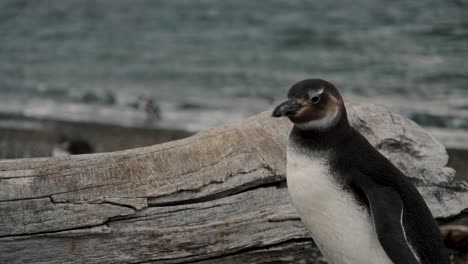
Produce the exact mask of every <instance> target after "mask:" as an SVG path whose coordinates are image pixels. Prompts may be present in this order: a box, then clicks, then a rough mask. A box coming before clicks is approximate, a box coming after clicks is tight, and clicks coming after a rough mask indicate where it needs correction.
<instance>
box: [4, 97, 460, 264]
mask: <svg viewBox="0 0 468 264" xmlns="http://www.w3.org/2000/svg"><path fill="white" fill-rule="evenodd" d="M348 109H349V110H348V111H349V118H350V121H351V123H352V125H353V126H354V127H355V128H357V129H358V130H359V131H360V132H361V133H363V134H364V135H365V136H366V138H368V139H369V141H370V142H371V143H372V144H373V145H374V146H375V147H376V148H377V149H378V150H379V151H381V152H382V153H383V154H384V155H385V156H387V157H388V158H389V159H390V160H392V161H393V162H394V163H395V165H397V166H398V167H399V168H400V169H401V170H402V171H403V172H405V173H406V174H407V175H408V177H410V178H411V179H412V180H413V181H414V183H415V184H416V185H417V186H418V189H419V190H420V192H421V193H422V194H423V196H424V198H425V199H426V202H427V203H428V205H429V207H430V209H431V211H432V212H433V214H434V216H435V217H437V218H440V219H453V218H456V217H457V216H458V215H459V214H460V213H461V212H462V211H463V210H464V209H466V208H468V187H467V185H466V183H464V182H452V178H453V176H454V171H453V170H452V169H450V168H447V167H445V165H446V163H447V160H448V156H447V153H446V151H445V149H444V147H443V146H442V145H441V144H440V143H439V142H437V141H436V140H435V139H434V138H433V137H432V136H431V135H429V134H428V133H426V132H425V131H424V130H423V129H422V128H420V127H419V126H418V125H416V124H415V123H413V122H411V121H409V120H407V119H405V118H403V117H401V116H398V115H395V114H393V113H390V112H388V111H387V110H386V109H385V108H383V107H379V106H374V105H350V106H348ZM290 129H291V124H290V123H289V121H287V120H284V119H273V118H271V117H270V113H263V114H260V115H258V116H255V117H252V118H250V119H247V120H245V121H244V122H241V123H239V124H234V125H229V126H224V127H218V128H213V129H208V130H205V131H202V132H200V133H198V134H196V135H194V136H192V137H189V138H186V139H183V140H178V141H173V142H169V143H165V144H161V145H155V146H151V147H145V148H138V149H131V150H126V151H119V152H112V153H101V154H92V155H79V156H69V157H55V158H40V159H19V160H3V161H0V263H72V262H80V263H145V262H153V263H187V262H191V263H204V264H206V263H291V262H298V263H299V262H301V261H302V262H301V263H308V262H307V261H314V260H317V259H320V255H319V252H318V250H317V248H316V247H315V246H314V244H313V242H312V240H311V238H310V237H309V235H308V233H307V231H306V229H305V228H304V226H303V224H302V222H301V221H300V219H299V217H298V216H297V214H296V212H295V209H294V207H293V206H292V205H291V203H290V200H289V196H288V192H287V188H285V186H286V184H285V166H286V156H285V148H286V140H287V136H288V133H289V130H290ZM304 261H305V262H304ZM310 263H312V262H310Z"/></svg>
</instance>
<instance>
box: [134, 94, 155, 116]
mask: <svg viewBox="0 0 468 264" xmlns="http://www.w3.org/2000/svg"><path fill="white" fill-rule="evenodd" d="M135 108H136V109H137V110H139V111H142V112H145V113H147V114H148V115H150V117H151V118H155V119H161V109H160V108H159V107H158V106H157V105H156V104H155V103H154V101H153V99H151V98H149V97H145V96H140V97H139V98H138V101H137V102H136V105H135Z"/></svg>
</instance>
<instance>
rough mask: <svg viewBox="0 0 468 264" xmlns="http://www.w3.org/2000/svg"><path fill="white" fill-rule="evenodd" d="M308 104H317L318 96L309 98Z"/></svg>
mask: <svg viewBox="0 0 468 264" xmlns="http://www.w3.org/2000/svg"><path fill="white" fill-rule="evenodd" d="M310 102H311V103H313V104H317V103H318V102H320V96H318V95H316V96H312V98H310Z"/></svg>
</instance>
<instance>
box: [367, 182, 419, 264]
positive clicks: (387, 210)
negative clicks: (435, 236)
mask: <svg viewBox="0 0 468 264" xmlns="http://www.w3.org/2000/svg"><path fill="white" fill-rule="evenodd" d="M363 191H364V193H365V196H366V198H367V201H368V202H369V207H370V210H371V213H372V220H373V221H374V228H375V229H376V232H377V237H378V239H379V242H380V244H381V245H382V247H383V249H384V250H385V252H386V253H387V255H388V257H389V258H390V259H391V260H392V261H393V262H394V263H401V264H418V263H419V261H418V260H417V259H416V256H415V254H414V253H413V251H412V250H411V248H410V245H409V243H408V241H407V239H406V235H405V231H404V229H403V225H402V223H401V220H402V217H401V215H402V213H403V209H404V208H403V207H404V206H403V202H402V200H401V198H400V195H399V194H398V193H397V192H396V191H395V190H394V189H393V188H391V187H379V186H377V185H375V186H372V187H367V188H365V190H363Z"/></svg>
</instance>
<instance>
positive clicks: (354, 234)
mask: <svg viewBox="0 0 468 264" xmlns="http://www.w3.org/2000/svg"><path fill="white" fill-rule="evenodd" d="M272 116H273V117H287V118H289V120H290V121H291V122H292V123H293V124H294V126H293V128H292V130H291V132H290V135H289V139H288V147H287V171H286V175H287V176H286V178H287V185H288V192H289V194H290V197H291V200H292V202H293V204H294V206H295V208H296V211H297V212H298V214H299V216H300V218H301V220H302V222H303V223H304V224H305V226H306V227H307V229H308V231H309V233H310V235H311V236H312V238H313V239H314V241H315V243H316V244H317V246H318V248H319V249H320V251H321V252H322V254H323V255H324V257H325V258H326V260H327V261H328V262H329V263H333V264H366V263H368V264H390V263H394V264H449V263H450V260H449V257H448V254H447V252H446V250H445V248H444V244H443V241H442V239H441V236H440V233H439V229H438V225H437V223H436V221H435V220H434V218H433V216H432V214H431V212H430V211H429V208H428V207H427V205H426V203H425V202H424V199H423V198H422V196H421V195H420V193H419V192H418V190H417V189H416V187H415V186H414V185H413V184H412V183H411V181H410V180H409V179H408V178H407V177H406V176H405V175H404V174H403V173H402V172H401V171H400V170H399V169H398V168H397V167H396V166H395V165H393V164H392V163H391V162H390V161H389V160H388V159H387V158H385V157H384V156H383V155H382V154H380V153H379V152H378V151H377V150H376V149H375V148H374V147H373V146H372V145H371V144H370V143H369V142H368V141H367V140H366V138H364V136H362V135H361V134H360V133H359V132H358V131H356V130H355V129H354V128H352V127H351V126H350V124H349V122H348V118H347V114H346V108H345V104H344V102H343V99H342V97H341V95H340V93H339V92H338V90H337V88H336V87H335V86H334V85H333V84H331V83H329V82H327V81H325V80H321V79H307V80H303V81H300V82H298V83H296V84H294V85H293V86H292V87H291V88H290V90H289V92H288V100H287V101H285V102H283V103H281V104H279V105H278V106H277V107H276V108H275V109H274V110H273V113H272Z"/></svg>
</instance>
